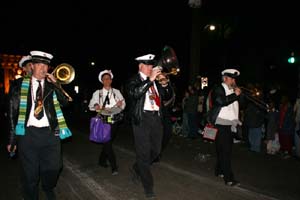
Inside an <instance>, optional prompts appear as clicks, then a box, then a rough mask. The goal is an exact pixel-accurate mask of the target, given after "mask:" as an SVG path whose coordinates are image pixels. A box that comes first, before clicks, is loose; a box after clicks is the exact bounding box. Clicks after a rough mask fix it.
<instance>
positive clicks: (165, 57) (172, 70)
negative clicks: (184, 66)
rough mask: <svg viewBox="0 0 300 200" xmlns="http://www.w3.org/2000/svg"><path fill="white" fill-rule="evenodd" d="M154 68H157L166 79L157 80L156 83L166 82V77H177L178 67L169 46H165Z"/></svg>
mask: <svg viewBox="0 0 300 200" xmlns="http://www.w3.org/2000/svg"><path fill="white" fill-rule="evenodd" d="M156 67H159V68H160V70H161V72H162V74H163V75H164V76H165V77H166V79H167V80H166V79H165V78H162V79H158V82H160V83H161V82H168V81H169V79H168V75H178V73H179V72H180V67H179V63H178V59H177V56H176V53H175V51H174V49H173V48H172V47H170V46H165V47H164V48H163V50H162V52H161V57H160V59H159V60H158V62H157V65H156Z"/></svg>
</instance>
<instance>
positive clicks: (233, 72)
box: [222, 69, 240, 78]
mask: <svg viewBox="0 0 300 200" xmlns="http://www.w3.org/2000/svg"><path fill="white" fill-rule="evenodd" d="M222 75H223V76H228V77H231V78H236V77H238V76H239V75H240V72H239V71H238V70H236V69H225V70H223V71H222Z"/></svg>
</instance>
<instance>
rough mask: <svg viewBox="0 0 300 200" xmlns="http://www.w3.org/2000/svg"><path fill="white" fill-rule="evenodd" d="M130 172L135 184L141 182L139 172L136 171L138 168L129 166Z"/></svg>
mask: <svg viewBox="0 0 300 200" xmlns="http://www.w3.org/2000/svg"><path fill="white" fill-rule="evenodd" d="M129 173H130V178H131V181H132V182H133V183H134V184H139V182H140V180H141V178H140V176H139V174H138V173H137V172H136V170H135V169H134V168H133V167H131V168H129Z"/></svg>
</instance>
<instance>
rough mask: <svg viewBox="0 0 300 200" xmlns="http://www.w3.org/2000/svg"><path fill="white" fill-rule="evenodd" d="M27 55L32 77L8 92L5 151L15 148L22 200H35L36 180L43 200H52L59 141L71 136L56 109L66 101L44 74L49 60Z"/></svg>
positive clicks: (47, 56) (59, 165)
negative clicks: (43, 196) (18, 160)
mask: <svg viewBox="0 0 300 200" xmlns="http://www.w3.org/2000/svg"><path fill="white" fill-rule="evenodd" d="M30 55H31V57H32V63H33V64H32V76H25V77H24V78H20V79H17V80H16V82H15V84H14V85H13V86H12V88H11V89H10V94H9V98H10V99H9V121H10V136H9V143H8V145H7V150H8V152H15V151H16V150H17V146H18V154H19V158H20V161H21V166H22V170H23V176H22V183H23V198H24V200H32V199H38V196H39V187H38V186H39V180H41V183H42V184H41V185H42V188H43V190H44V192H45V194H46V197H47V199H48V200H54V199H56V195H55V192H54V188H55V187H56V183H57V180H58V177H59V173H60V171H61V169H62V152H61V142H60V140H62V139H65V138H68V137H70V136H71V135H72V133H71V131H70V130H69V128H68V127H67V124H66V122H65V119H64V116H63V113H62V110H61V108H60V105H63V106H66V105H68V97H66V96H65V95H64V93H63V92H62V91H61V90H60V89H59V88H58V87H57V86H55V85H54V84H53V83H56V79H55V77H54V76H53V75H51V74H49V73H48V68H49V64H50V61H51V59H52V58H53V56H52V55H51V54H49V53H46V52H42V51H31V52H30Z"/></svg>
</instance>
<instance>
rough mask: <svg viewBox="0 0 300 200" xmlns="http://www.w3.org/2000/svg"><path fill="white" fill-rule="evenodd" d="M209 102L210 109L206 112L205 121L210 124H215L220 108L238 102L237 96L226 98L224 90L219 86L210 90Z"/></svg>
mask: <svg viewBox="0 0 300 200" xmlns="http://www.w3.org/2000/svg"><path fill="white" fill-rule="evenodd" d="M211 100H212V108H211V110H209V111H208V112H207V117H206V120H207V122H209V123H211V124H215V122H216V119H217V117H218V115H219V113H220V110H221V108H222V107H224V106H227V105H229V104H231V103H233V102H234V101H237V100H239V96H237V95H236V94H235V93H233V94H230V95H227V96H226V93H225V89H224V88H223V86H222V85H221V84H220V85H217V86H215V87H214V88H213V89H212V93H211Z"/></svg>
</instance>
